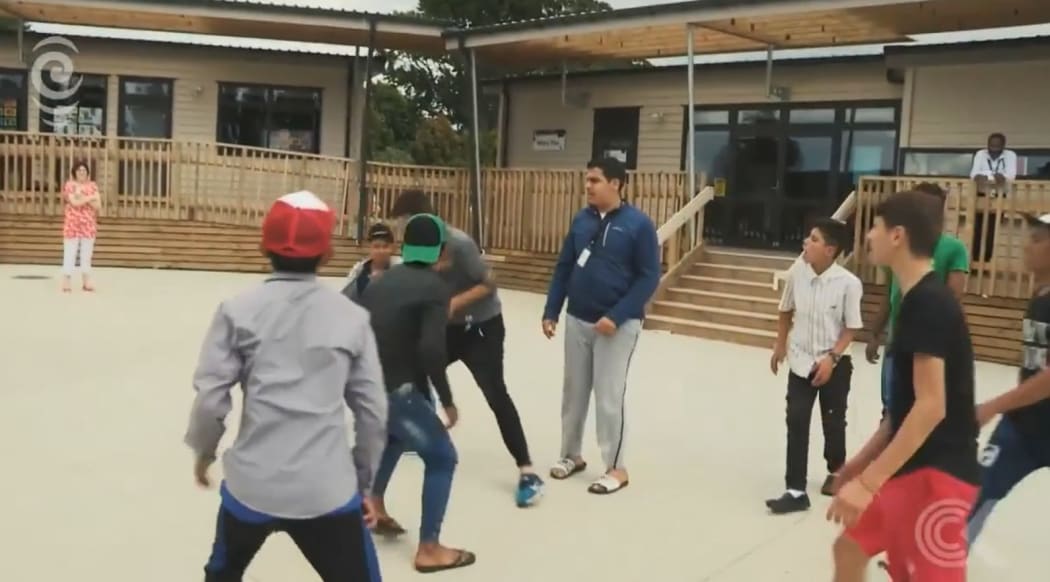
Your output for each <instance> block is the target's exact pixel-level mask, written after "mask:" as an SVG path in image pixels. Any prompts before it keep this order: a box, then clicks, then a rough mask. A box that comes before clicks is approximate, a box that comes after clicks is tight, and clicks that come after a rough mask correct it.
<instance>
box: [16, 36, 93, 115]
mask: <svg viewBox="0 0 1050 582" xmlns="http://www.w3.org/2000/svg"><path fill="white" fill-rule="evenodd" d="M79 52H80V51H78V50H77V46H76V45H75V44H73V42H72V41H71V40H69V39H68V38H63V37H61V36H49V37H47V38H45V39H43V40H41V41H40V42H38V43H36V45H35V46H34V47H33V64H32V66H31V67H30V69H29V82H30V84H31V85H32V86H33V88H34V89H35V90H36V91H35V94H34V96H33V101H34V103H36V105H37V107H39V108H40V113H41V115H40V120H41V122H42V123H44V124H46V125H47V126H48V127H51V128H55V127H56V126H64V125H65V124H66V123H67V122H68V121H69V115H70V113H71V112H73V111H76V108H77V105H78V102H77V100H76V98H75V97H76V95H77V92H78V91H79V90H80V84H81V83H82V82H83V78H82V77H81V76H80V75H75V74H74V70H75V69H74V66H73V55H76V54H79Z"/></svg>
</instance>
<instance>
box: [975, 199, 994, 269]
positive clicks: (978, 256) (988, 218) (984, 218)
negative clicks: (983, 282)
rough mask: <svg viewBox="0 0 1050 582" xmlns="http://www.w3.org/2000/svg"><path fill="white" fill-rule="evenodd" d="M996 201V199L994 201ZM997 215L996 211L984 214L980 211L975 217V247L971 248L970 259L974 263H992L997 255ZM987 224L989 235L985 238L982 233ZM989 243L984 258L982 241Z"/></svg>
mask: <svg viewBox="0 0 1050 582" xmlns="http://www.w3.org/2000/svg"><path fill="white" fill-rule="evenodd" d="M992 200H994V199H992ZM996 217H997V215H996V213H995V211H994V210H992V211H989V212H982V211H980V210H978V211H977V212H975V213H974V215H973V245H972V247H971V252H970V255H971V256H970V259H971V260H972V261H974V262H985V263H988V262H991V260H992V256H993V255H994V254H995V227H996V226H997V224H996V223H997V222H998V221H997V220H996ZM985 223H988V226H987V228H988V234H987V235H985V236H984V237H982V236H981V233H982V231H983V230H984V228H985V226H984V225H985ZM982 240H983V241H987V242H986V243H985V244H987V246H986V247H985V249H984V253H983V258H982V253H981V241H982Z"/></svg>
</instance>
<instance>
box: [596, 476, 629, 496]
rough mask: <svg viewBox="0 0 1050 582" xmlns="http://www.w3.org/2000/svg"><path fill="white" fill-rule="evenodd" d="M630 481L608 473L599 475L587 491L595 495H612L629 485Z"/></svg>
mask: <svg viewBox="0 0 1050 582" xmlns="http://www.w3.org/2000/svg"><path fill="white" fill-rule="evenodd" d="M630 483H631V482H630V481H629V480H627V481H620V480H619V479H617V478H616V477H613V476H612V475H609V474H606V475H602V476H601V477H599V478H598V479H597V480H596V481H595V482H594V483H591V486H590V487H588V488H587V492H588V493H593V494H595V495H612V494H613V493H616V492H617V491H619V490H621V489H623V488H624V487H627V486H628V485H629V484H630Z"/></svg>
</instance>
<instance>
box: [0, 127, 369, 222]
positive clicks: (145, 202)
mask: <svg viewBox="0 0 1050 582" xmlns="http://www.w3.org/2000/svg"><path fill="white" fill-rule="evenodd" d="M79 160H83V161H85V162H86V163H87V164H88V166H89V167H90V170H91V175H92V178H93V179H94V180H95V182H96V183H97V184H98V186H99V190H100V191H101V193H102V210H101V216H102V217H103V218H107V217H127V218H158V219H173V220H196V221H205V222H214V223H220V224H234V225H249V224H250V225H257V224H259V222H260V221H261V220H262V216H263V214H264V213H265V211H266V209H267V208H268V207H269V205H270V204H271V203H272V201H273V200H274V199H275V198H276V197H277V196H279V195H281V194H283V193H287V192H292V191H295V190H303V189H306V190H311V191H313V192H314V193H316V194H317V195H318V196H319V197H320V198H322V199H323V200H324V201H325V202H326V203H327V204H329V205H330V206H331V207H332V208H334V209H337V213H338V215H339V220H338V224H337V228H338V230H339V231H340V232H348V230H349V229H350V227H351V226H352V225H353V224H354V221H355V219H356V210H357V207H356V205H350V204H348V201H349V200H350V199H351V193H352V192H354V191H355V190H356V188H357V171H356V165H355V164H354V163H353V161H352V160H347V159H343V158H334V157H326V156H317V155H310V154H298V153H291V152H277V151H274V150H267V149H261V148H251V147H243V146H231V145H221V144H215V143H204V142H182V141H171V140H154V139H139V138H115V137H82V136H63V135H51V134H30V133H12V132H0V212H6V213H14V214H30V215H43V216H53V215H58V214H61V212H62V200H61V195H60V192H61V190H62V185H63V184H64V183H65V182H66V180H68V179H69V177H70V173H71V169H72V167H73V164H74V163H75V162H76V161H79ZM354 200H356V196H355V197H354Z"/></svg>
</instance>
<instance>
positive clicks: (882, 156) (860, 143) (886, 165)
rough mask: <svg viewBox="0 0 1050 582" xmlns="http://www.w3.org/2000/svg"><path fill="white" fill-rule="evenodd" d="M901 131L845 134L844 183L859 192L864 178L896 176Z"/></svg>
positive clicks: (852, 132) (862, 131) (873, 130)
mask: <svg viewBox="0 0 1050 582" xmlns="http://www.w3.org/2000/svg"><path fill="white" fill-rule="evenodd" d="M896 158H897V130H895V129H854V130H846V131H844V132H842V159H841V161H842V167H841V168H840V170H841V172H842V180H843V181H844V186H845V187H844V188H840V190H843V191H846V188H848V189H849V190H855V189H856V188H857V183H858V182H860V178H861V177H862V176H892V175H893V174H894V172H895V170H896V167H897V164H896Z"/></svg>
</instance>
